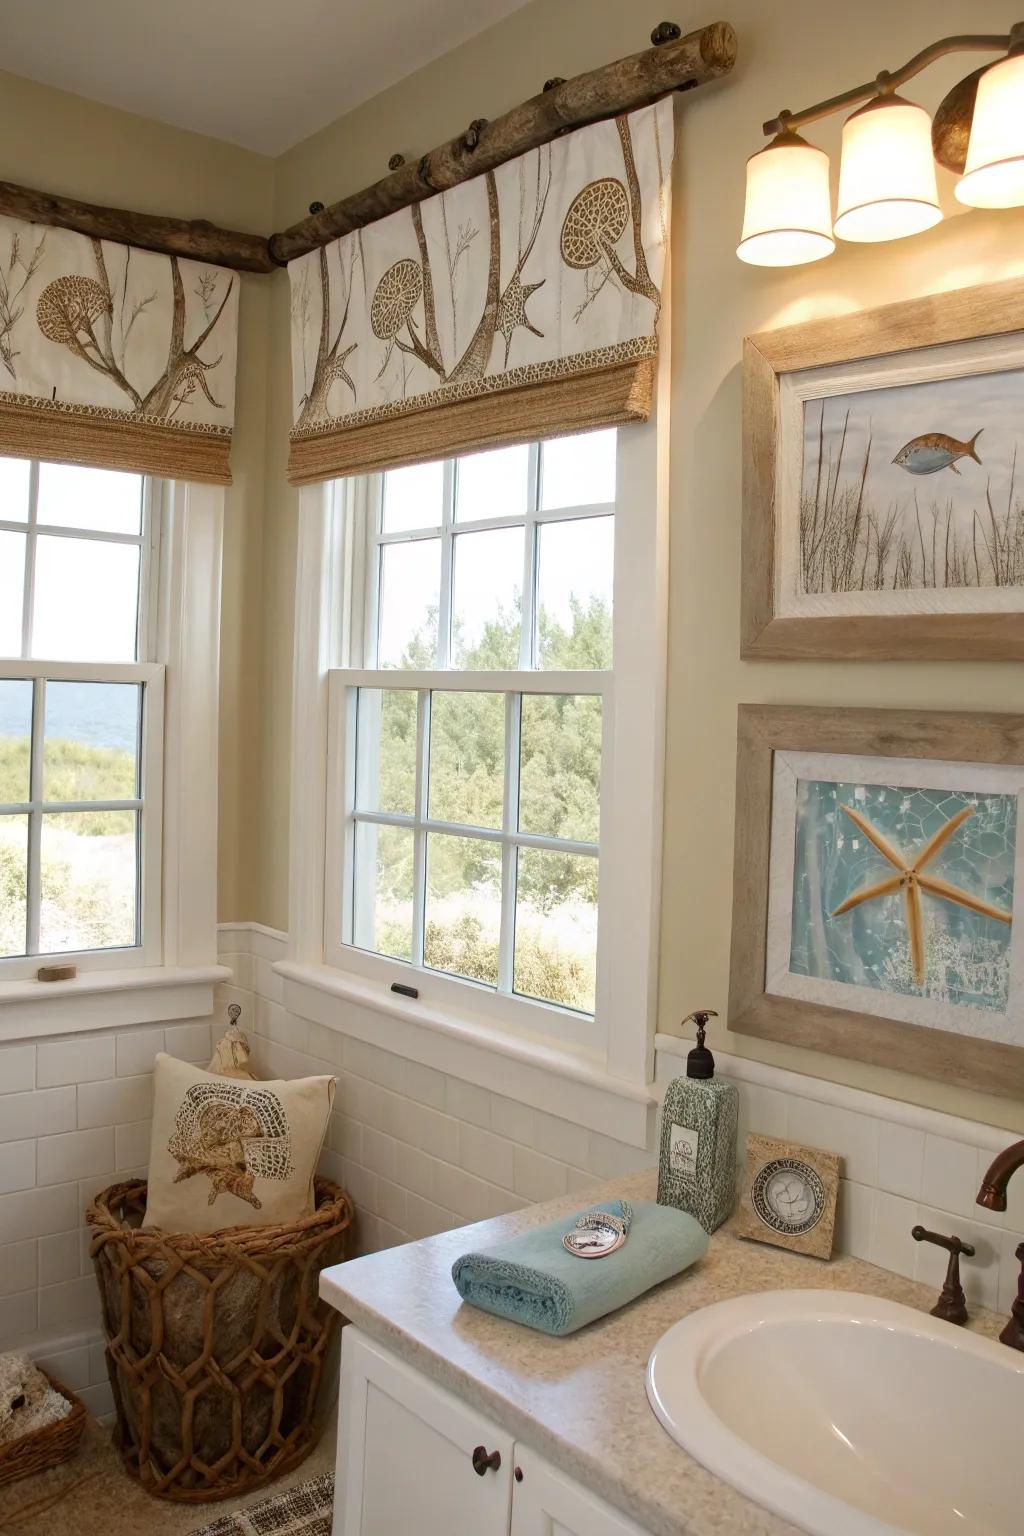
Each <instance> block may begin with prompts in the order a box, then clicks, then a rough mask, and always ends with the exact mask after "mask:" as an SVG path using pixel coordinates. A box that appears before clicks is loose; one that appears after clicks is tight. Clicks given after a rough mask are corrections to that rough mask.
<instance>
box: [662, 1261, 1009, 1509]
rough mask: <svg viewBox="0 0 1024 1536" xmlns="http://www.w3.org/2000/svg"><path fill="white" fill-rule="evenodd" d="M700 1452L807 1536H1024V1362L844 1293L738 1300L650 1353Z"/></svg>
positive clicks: (670, 1407) (671, 1414)
mask: <svg viewBox="0 0 1024 1536" xmlns="http://www.w3.org/2000/svg"><path fill="white" fill-rule="evenodd" d="M647 1396H648V1397H649V1399H650V1402H651V1407H652V1408H653V1409H654V1411H655V1413H656V1414H657V1415H658V1418H659V1419H660V1420H661V1422H662V1424H663V1425H664V1426H665V1428H666V1429H667V1430H668V1432H669V1434H670V1435H671V1436H672V1438H673V1439H674V1440H676V1441H677V1442H678V1443H679V1444H680V1445H681V1446H683V1448H684V1449H685V1450H687V1451H689V1453H690V1455H691V1456H693V1457H695V1459H696V1460H697V1461H699V1462H702V1463H703V1465H704V1466H705V1467H707V1468H708V1469H709V1470H710V1471H711V1472H714V1473H715V1474H716V1476H718V1477H720V1478H722V1480H723V1481H724V1482H727V1483H731V1484H732V1486H733V1487H734V1488H738V1489H739V1491H740V1492H741V1493H744V1494H746V1495H747V1497H748V1498H750V1499H753V1500H754V1502H755V1503H757V1504H760V1505H763V1506H764V1507H765V1508H767V1509H770V1510H773V1511H774V1512H775V1513H776V1514H778V1515H781V1516H782V1517H783V1518H784V1519H786V1520H789V1521H791V1522H792V1523H793V1524H794V1525H796V1526H798V1527H799V1528H800V1529H801V1530H804V1531H809V1532H810V1533H811V1536H883V1533H884V1536H1022V1533H1024V1441H1022V1432H1024V1354H1021V1353H1018V1352H1017V1351H1016V1350H1012V1349H1007V1347H1006V1345H1005V1344H997V1343H995V1342H994V1341H993V1340H990V1339H984V1338H979V1337H977V1336H976V1335H974V1334H971V1333H967V1332H965V1330H964V1329H962V1328H954V1327H953V1326H952V1324H950V1323H941V1322H939V1321H938V1320H937V1319H936V1318H934V1317H929V1316H928V1315H927V1314H925V1313H923V1312H915V1311H913V1310H912V1309H911V1308H910V1307H903V1306H900V1305H899V1304H898V1303H896V1302H893V1301H882V1300H878V1299H875V1298H874V1297H871V1296H857V1295H853V1294H850V1293H847V1292H842V1291H768V1292H766V1293H764V1294H761V1295H754V1296H738V1297H736V1298H735V1299H734V1300H732V1301H722V1302H719V1303H718V1304H717V1305H715V1306H712V1307H705V1308H704V1310H703V1311H700V1312H694V1313H692V1314H691V1315H690V1316H689V1317H686V1318H684V1319H683V1320H682V1322H679V1323H676V1325H675V1327H674V1328H670V1329H669V1331H668V1333H666V1334H665V1335H664V1337H663V1338H662V1339H660V1340H659V1342H658V1343H657V1344H656V1345H655V1347H654V1350H653V1352H652V1354H651V1358H650V1361H649V1362H648V1366H647Z"/></svg>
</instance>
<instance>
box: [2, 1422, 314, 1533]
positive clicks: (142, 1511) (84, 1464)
mask: <svg viewBox="0 0 1024 1536" xmlns="http://www.w3.org/2000/svg"><path fill="white" fill-rule="evenodd" d="M333 1466H334V1431H333V1427H332V1421H330V1420H329V1421H328V1424H327V1425H326V1426H325V1429H324V1434H323V1437H322V1439H321V1441H320V1444H319V1445H318V1446H317V1447H316V1449H315V1450H314V1451H313V1452H312V1453H311V1454H310V1455H309V1456H308V1457H307V1458H306V1460H305V1461H304V1462H303V1463H302V1465H301V1466H300V1467H296V1469H295V1471H294V1472H289V1473H288V1475H287V1476H286V1477H283V1478H282V1479H281V1481H280V1482H279V1483H275V1484H274V1485H273V1487H272V1488H260V1489H258V1490H257V1491H256V1492H255V1493H250V1494H248V1495H247V1496H246V1497H245V1498H244V1499H237V1500H235V1499H232V1500H229V1501H226V1506H227V1507H225V1506H224V1505H221V1506H220V1508H219V1510H218V1506H217V1505H208V1506H207V1507H206V1508H197V1507H196V1506H195V1505H189V1504H172V1503H169V1502H168V1501H167V1500H166V1499H154V1498H151V1497H150V1495H149V1494H148V1493H146V1492H145V1491H144V1490H143V1489H142V1488H141V1487H140V1486H139V1484H138V1483H137V1482H136V1481H135V1479H134V1478H132V1477H129V1476H128V1474H127V1473H126V1472H125V1470H124V1468H123V1467H122V1465H121V1458H120V1457H119V1456H118V1454H117V1452H116V1451H115V1450H114V1447H113V1446H112V1445H111V1443H110V1435H109V1432H107V1431H106V1430H104V1429H102V1428H101V1427H100V1425H98V1424H97V1423H96V1421H95V1420H94V1419H91V1420H90V1421H89V1423H88V1424H87V1425H86V1430H85V1438H84V1440H83V1442H82V1448H81V1450H80V1451H79V1453H78V1455H77V1456H74V1457H72V1459H71V1460H70V1461H66V1462H64V1463H63V1464H62V1465H61V1466H59V1467H54V1468H53V1470H52V1471H50V1472H41V1473H39V1474H38V1475H37V1476H35V1477H26V1478H24V1479H22V1481H21V1482H19V1483H10V1484H8V1485H7V1486H6V1487H4V1488H0V1536H194V1533H195V1532H196V1531H197V1530H201V1529H202V1526H203V1522H204V1521H205V1522H206V1523H207V1525H209V1522H210V1521H211V1520H212V1521H213V1522H214V1525H213V1528H214V1529H215V1530H216V1529H225V1530H227V1531H229V1532H230V1533H231V1536H235V1533H236V1532H242V1533H244V1536H251V1533H252V1532H254V1531H255V1532H259V1536H285V1533H286V1532H289V1536H290V1531H289V1527H288V1526H286V1525H285V1526H281V1525H264V1526H260V1525H254V1524H252V1523H251V1522H248V1523H244V1524H234V1523H233V1521H236V1520H238V1519H239V1518H240V1517H241V1515H242V1514H243V1513H246V1514H250V1515H251V1513H252V1512H253V1511H254V1510H255V1509H256V1508H259V1509H260V1510H263V1509H265V1508H266V1506H267V1505H268V1504H273V1503H274V1501H275V1497H276V1498H278V1499H279V1498H280V1497H281V1496H282V1494H284V1493H286V1492H287V1491H289V1490H290V1489H293V1488H299V1487H303V1486H311V1485H313V1484H316V1483H323V1482H327V1483H328V1484H330V1481H331V1469H332V1468H333ZM311 1480H312V1484H311ZM327 1508H328V1509H329V1508H330V1490H328V1504H327ZM221 1522H223V1524H222V1523H221ZM330 1528H331V1527H330V1517H329V1516H328V1517H327V1519H326V1520H325V1521H324V1522H323V1523H322V1524H320V1525H317V1524H316V1523H315V1517H314V1523H313V1524H310V1525H307V1526H302V1525H299V1526H297V1527H295V1529H297V1530H298V1531H300V1532H301V1533H302V1536H320V1533H321V1532H325V1533H326V1532H329V1531H330Z"/></svg>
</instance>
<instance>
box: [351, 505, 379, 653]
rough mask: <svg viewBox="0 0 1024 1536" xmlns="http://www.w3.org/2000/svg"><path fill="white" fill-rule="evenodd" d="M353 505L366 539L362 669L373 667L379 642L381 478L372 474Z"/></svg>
mask: <svg viewBox="0 0 1024 1536" xmlns="http://www.w3.org/2000/svg"><path fill="white" fill-rule="evenodd" d="M355 505H356V506H357V508H358V518H359V522H360V524H361V528H362V536H363V537H364V538H365V540H366V563H365V567H364V569H365V571H366V582H365V589H366V590H365V597H364V605H365V612H364V614H363V626H362V634H363V649H362V658H363V663H364V665H365V666H376V665H377V661H378V651H379V641H380V604H381V591H382V587H383V582H384V545H383V542H382V539H381V529H382V526H383V521H384V476H383V475H371V476H370V477H369V479H368V480H365V481H364V482H363V486H362V491H361V493H359V492H357V495H356V500H355Z"/></svg>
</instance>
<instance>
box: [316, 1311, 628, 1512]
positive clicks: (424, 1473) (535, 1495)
mask: <svg viewBox="0 0 1024 1536" xmlns="http://www.w3.org/2000/svg"><path fill="white" fill-rule="evenodd" d="M478 1469H479V1470H478ZM411 1532H415V1533H416V1536H644V1532H643V1531H642V1530H641V1528H640V1527H639V1526H638V1525H635V1524H634V1523H633V1522H632V1521H631V1520H627V1519H626V1517H625V1516H624V1515H620V1514H619V1513H618V1512H617V1511H616V1510H613V1509H611V1508H610V1506H609V1505H607V1504H605V1503H603V1502H602V1501H601V1500H599V1499H596V1498H595V1497H594V1495H593V1494H591V1493H589V1492H587V1490H586V1489H584V1488H582V1487H580V1485H579V1484H578V1483H574V1482H573V1481H572V1480H571V1479H570V1478H569V1477H567V1476H565V1474H564V1473H562V1472H560V1471H559V1470H558V1469H557V1468H555V1467H553V1466H551V1465H550V1463H548V1462H546V1461H545V1460H544V1459H543V1458H542V1457H540V1456H538V1455H537V1454H536V1453H535V1452H534V1451H532V1450H530V1449H529V1447H528V1446H525V1445H523V1444H522V1443H520V1442H515V1441H514V1440H513V1438H512V1436H511V1435H510V1434H509V1433H508V1432H507V1431H506V1430H503V1429H499V1428H498V1427H497V1426H496V1425H495V1424H494V1423H492V1421H491V1420H489V1419H488V1418H486V1417H485V1416H484V1415H483V1414H481V1413H479V1412H478V1411H477V1410H476V1409H475V1408H472V1407H470V1406H469V1405H468V1404H466V1403H464V1402H461V1401H460V1400H459V1398H457V1397H455V1396H454V1395H453V1394H452V1393H450V1392H448V1391H446V1390H445V1389H444V1388H443V1387H439V1386H437V1385H436V1384H435V1383H434V1382H432V1381H428V1380H427V1378H426V1377H425V1376H422V1375H420V1373H419V1372H418V1371H415V1370H413V1369H412V1368H411V1367H410V1366H409V1365H407V1364H406V1363H405V1361H403V1360H400V1359H398V1357H397V1356H396V1355H393V1354H391V1353H390V1352H389V1351H388V1350H386V1349H383V1348H382V1347H381V1346H380V1345H379V1344H376V1343H374V1342H373V1341H372V1340H371V1339H369V1338H367V1337H366V1335H365V1334H363V1333H360V1332H359V1330H358V1329H356V1328H353V1327H351V1326H349V1327H348V1328H346V1329H345V1331H344V1334H343V1337H342V1351H341V1399H340V1403H339V1412H338V1460H337V1471H336V1485H335V1495H334V1528H333V1536H408V1533H411Z"/></svg>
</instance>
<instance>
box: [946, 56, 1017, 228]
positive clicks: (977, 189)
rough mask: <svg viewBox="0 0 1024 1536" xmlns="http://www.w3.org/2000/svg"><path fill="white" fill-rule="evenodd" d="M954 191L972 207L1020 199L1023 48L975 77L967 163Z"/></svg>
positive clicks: (1008, 203) (1006, 205) (1001, 204)
mask: <svg viewBox="0 0 1024 1536" xmlns="http://www.w3.org/2000/svg"><path fill="white" fill-rule="evenodd" d="M956 195H957V197H958V199H959V200H960V202H961V203H966V204H968V206H969V207H972V208H1018V207H1020V206H1021V204H1024V54H1021V53H1018V54H1013V55H1011V56H1010V57H1009V58H1008V59H1001V60H1000V62H999V63H998V64H993V65H992V67H991V69H987V70H986V71H985V73H984V74H983V75H982V77H981V79H980V80H979V81H978V95H977V99H976V101H975V104H974V121H973V122H972V124H971V137H970V142H969V144H968V146H967V163H966V165H965V167H964V175H963V177H962V179H961V180H960V181H958V182H957V185H956Z"/></svg>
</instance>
